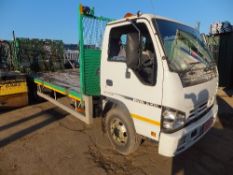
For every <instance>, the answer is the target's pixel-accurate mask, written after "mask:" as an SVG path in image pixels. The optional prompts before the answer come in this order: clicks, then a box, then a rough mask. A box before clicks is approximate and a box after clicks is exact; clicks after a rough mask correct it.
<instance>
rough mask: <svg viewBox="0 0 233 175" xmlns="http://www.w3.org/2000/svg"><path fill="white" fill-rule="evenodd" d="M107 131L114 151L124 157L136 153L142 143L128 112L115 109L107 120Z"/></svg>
mask: <svg viewBox="0 0 233 175" xmlns="http://www.w3.org/2000/svg"><path fill="white" fill-rule="evenodd" d="M105 131H106V132H107V135H108V138H109V141H110V142H111V144H112V146H113V147H114V149H115V150H116V151H117V152H119V153H120V154H123V155H129V154H131V153H133V152H134V151H136V149H137V148H138V147H139V145H140V143H141V139H140V137H139V136H138V135H137V134H136V131H135V128H134V124H133V120H132V119H131V118H130V114H129V113H128V112H127V110H124V109H122V108H120V107H118V106H117V107H113V108H112V109H110V111H109V112H108V113H107V115H106V118H105Z"/></svg>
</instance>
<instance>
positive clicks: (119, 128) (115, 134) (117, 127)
mask: <svg viewBox="0 0 233 175" xmlns="http://www.w3.org/2000/svg"><path fill="white" fill-rule="evenodd" d="M110 126H111V128H110V129H111V135H112V138H113V140H114V142H115V143H117V144H118V145H125V144H126V143H127V141H128V135H127V129H126V127H125V125H124V124H123V122H122V121H121V120H120V119H114V120H112V122H111V125H110Z"/></svg>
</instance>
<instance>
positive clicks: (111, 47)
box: [34, 5, 218, 157]
mask: <svg viewBox="0 0 233 175" xmlns="http://www.w3.org/2000/svg"><path fill="white" fill-rule="evenodd" d="M79 50H80V56H79V63H80V68H79V69H78V70H77V72H76V73H75V72H74V71H73V70H72V71H63V72H54V73H42V74H38V75H37V77H35V79H34V82H35V83H36V85H37V94H38V95H39V96H40V97H42V98H44V99H46V100H48V101H50V102H52V103H53V104H55V105H57V106H59V107H61V108H62V109H64V110H66V111H67V112H69V113H70V114H72V115H74V116H75V117H77V118H78V119H80V120H81V121H83V122H85V123H86V124H92V123H93V121H94V120H93V117H94V116H96V115H100V114H101V116H102V117H103V119H104V122H103V123H104V124H103V125H104V129H105V131H106V133H107V135H108V138H109V140H110V142H111V144H112V146H113V147H114V149H115V150H116V151H118V152H119V153H121V154H123V155H128V154H130V153H132V152H134V151H135V150H136V149H137V148H138V146H139V145H140V144H141V139H142V138H143V137H144V138H149V139H151V140H154V141H156V142H157V143H158V152H159V154H161V155H164V156H168V157H173V156H176V155H177V154H179V153H181V152H183V151H184V150H186V149H188V148H189V147H190V146H191V145H193V144H194V143H195V142H197V141H198V140H199V139H200V138H202V137H203V136H204V135H205V134H206V133H207V132H208V130H209V129H210V128H211V126H212V125H213V123H214V121H215V119H216V115H217V111H218V106H217V103H216V93H217V88H218V72H217V67H216V65H215V63H214V61H213V59H212V57H211V55H210V53H209V51H208V49H207V47H206V46H205V44H204V42H203V40H202V38H201V36H200V34H199V32H198V31H196V30H195V29H194V28H192V27H190V26H187V25H185V24H182V23H180V22H177V21H174V20H171V19H167V18H164V17H159V16H155V15H150V14H141V13H137V14H136V15H132V14H130V13H127V14H126V15H125V17H124V18H123V19H120V20H111V19H108V18H104V17H97V16H95V15H94V9H93V8H89V7H85V6H82V5H80V8H79ZM48 90H49V91H50V93H48ZM51 92H53V93H52V94H51ZM57 94H62V95H65V96H67V97H68V98H70V99H71V103H72V106H73V108H71V107H70V106H66V105H65V104H62V103H61V102H60V101H59V100H57V98H58V97H57ZM96 109H98V110H96ZM98 111H100V112H101V113H100V114H99V113H98Z"/></svg>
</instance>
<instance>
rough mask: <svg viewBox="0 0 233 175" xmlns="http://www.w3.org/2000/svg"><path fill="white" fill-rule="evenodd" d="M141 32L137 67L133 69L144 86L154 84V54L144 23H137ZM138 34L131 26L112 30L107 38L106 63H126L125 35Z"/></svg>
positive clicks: (155, 66)
mask: <svg viewBox="0 0 233 175" xmlns="http://www.w3.org/2000/svg"><path fill="white" fill-rule="evenodd" d="M136 26H137V28H138V29H139V30H140V32H141V38H140V42H141V43H140V49H139V50H140V54H139V55H140V58H135V59H139V64H138V66H137V67H136V68H135V69H133V72H134V73H135V74H136V76H137V77H138V79H139V80H140V81H141V82H142V83H143V84H145V85H150V86H153V85H155V84H156V68H157V64H156V54H155V49H154V46H153V42H152V39H151V36H150V34H149V31H148V29H147V27H146V25H145V24H144V23H137V24H136ZM135 32H138V31H137V30H136V29H135V27H134V26H133V25H126V26H121V27H116V28H113V29H112V30H111V32H110V37H109V50H108V61H116V62H119V61H121V62H126V59H127V58H126V47H127V35H129V34H131V33H135Z"/></svg>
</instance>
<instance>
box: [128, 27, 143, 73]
mask: <svg viewBox="0 0 233 175" xmlns="http://www.w3.org/2000/svg"><path fill="white" fill-rule="evenodd" d="M139 59H140V35H139V34H138V33H136V32H135V33H129V34H127V43H126V64H127V67H128V68H131V69H135V68H137V67H138V65H139Z"/></svg>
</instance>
